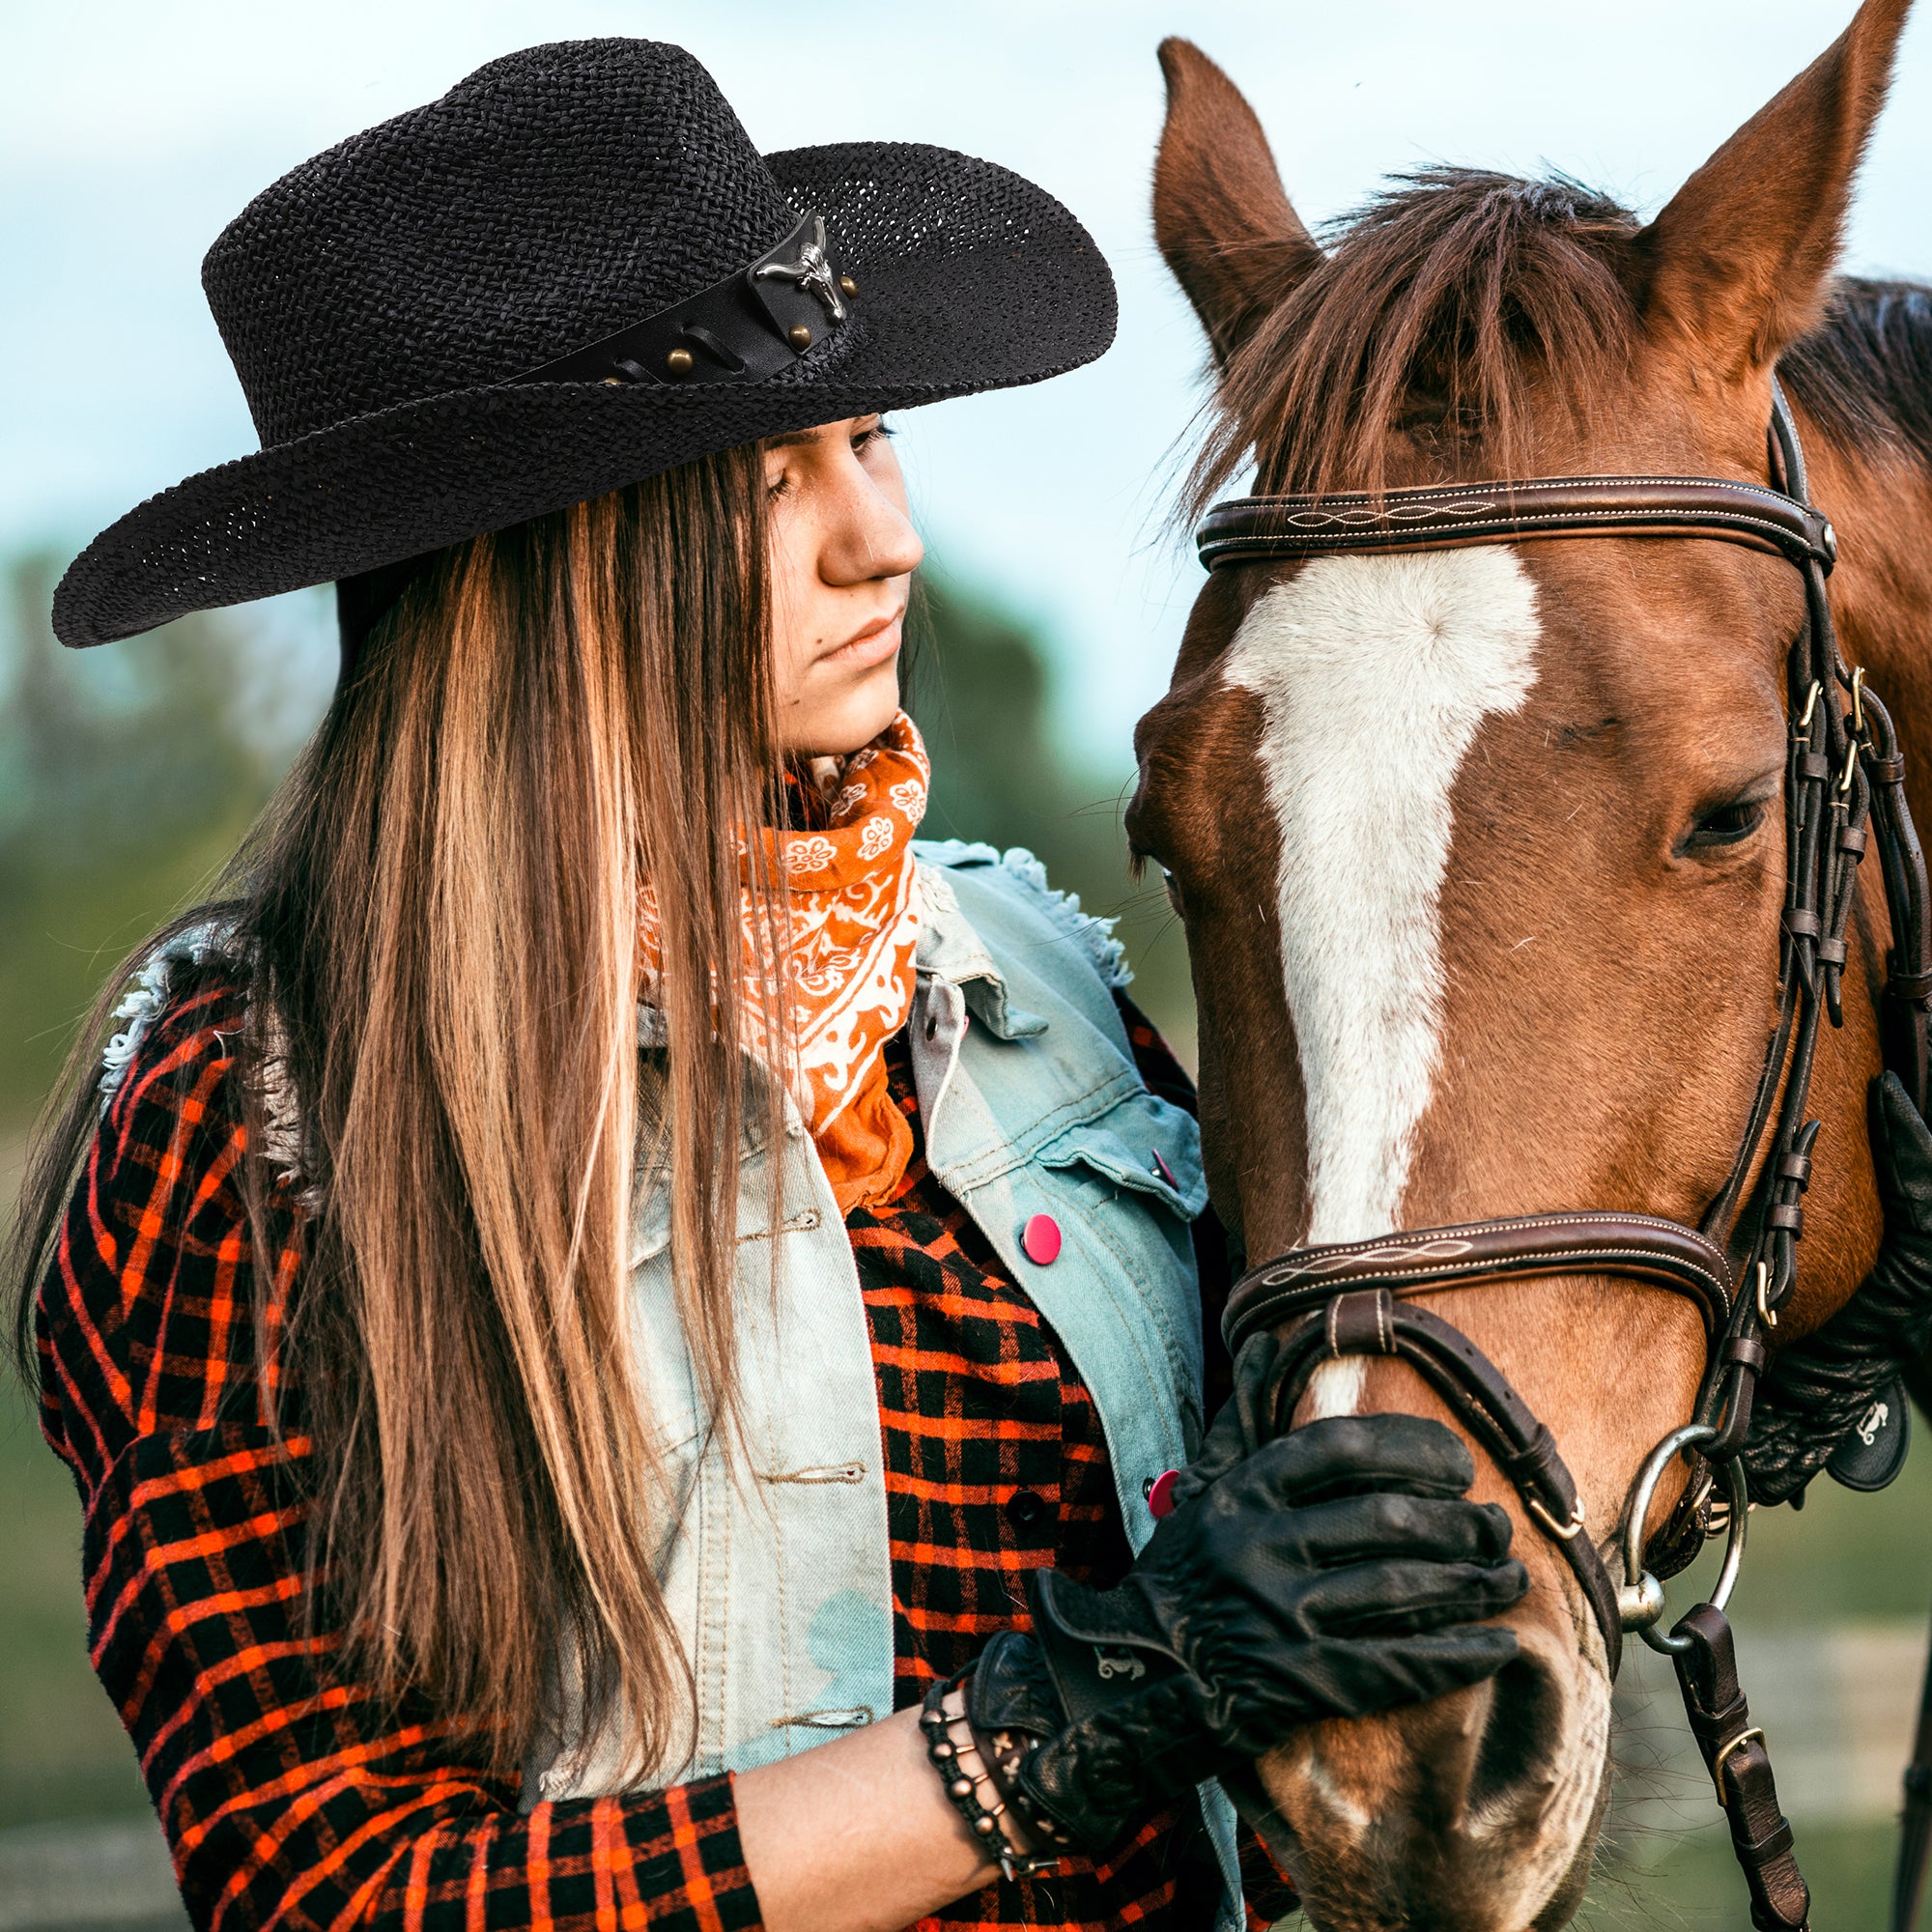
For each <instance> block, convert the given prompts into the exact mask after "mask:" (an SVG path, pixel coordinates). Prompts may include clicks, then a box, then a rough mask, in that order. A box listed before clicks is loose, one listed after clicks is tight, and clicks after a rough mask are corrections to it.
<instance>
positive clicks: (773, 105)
mask: <svg viewBox="0 0 1932 1932" xmlns="http://www.w3.org/2000/svg"><path fill="white" fill-rule="evenodd" d="M1851 13H1852V6H1851V4H1850V0H1619V4H1618V5H1617V6H1615V7H1614V8H1610V7H1604V6H1593V7H1588V8H1585V7H1580V6H1576V5H1568V4H1551V0H1541V3H1540V4H1526V0H1464V4H1463V5H1462V6H1460V7H1457V8H1455V9H1453V10H1444V9H1442V8H1440V7H1439V6H1434V5H1423V4H1420V0H1360V4H1357V5H1354V6H1336V5H1315V4H1308V0H1265V3H1264V0H1212V4H1204V0H1158V4H1156V0H1104V4H1103V3H1102V0H986V4H973V0H960V4H953V5H949V6H946V7H935V6H916V5H907V4H904V0H900V4H896V5H884V4H875V0H810V4H805V0H798V4H792V5H786V6H779V5H776V4H769V0H704V4H695V0H682V4H678V5H670V4H665V0H327V3H326V4H324V5H313V4H304V5H301V6H294V5H288V4H284V0H245V4H237V0H165V4H162V5H156V4H155V0H138V4H137V0H64V4H62V5H60V6H34V7H28V6H26V5H24V4H12V5H8V6H6V7H5V8H4V9H0V259H4V261H5V263H6V266H7V274H6V283H5V286H6V290H7V298H6V299H5V300H4V301H0V548H12V547H14V545H17V544H19V543H22V542H26V541H47V542H50V543H54V544H57V545H64V546H66V547H67V548H68V549H69V550H72V549H76V548H78V546H79V545H80V544H81V543H82V542H84V541H85V540H86V538H87V537H89V536H90V535H91V534H92V533H93V531H94V530H95V529H96V528H97V527H98V526H99V525H101V524H103V523H105V522H107V521H109V520H110V519H111V518H113V517H114V516H116V515H117V514H119V513H120V512H121V511H122V510H124V509H126V508H127V507H128V506H129V505H130V504H132V503H133V502H135V501H136V500H138V499H139V498H141V497H144V496H146V495H148V494H150V493H151V492H153V491H155V490H157V489H161V488H164V487H166V486H167V485H168V484H170V483H173V482H175V481H176V480H177V479H178V478H180V477H181V476H182V475H184V474H185V473H187V472H189V471H191V470H194V469H201V468H203V467H205V466H207V465H209V464H213V463H216V462H220V461H222V460H223V459H225V458H227V457H229V456H233V455H238V454H241V452H243V451H245V450H248V449H251V448H253V447H254V437H253V434H252V431H251V429H250V427H249V423H248V417H247V412H246V411H245V409H244V408H243V406H242V402H241V392H240V389H239V387H238V386H237V384H236V383H235V380H234V377H233V374H232V372H231V371H230V369H229V367H228V363H227V360H226V357H225V356H224V355H223V353H222V350H221V345H220V342H219V339H218V337H217V336H216V334H215V331H214V327H213V324H212V323H211V322H210V320H209V318H208V314H207V310H206V308H205V307H204V305H203V302H202V298H201V291H200V284H199V280H198V269H199V263H200V258H201V254H202V251H203V250H204V249H205V248H206V246H207V244H208V243H209V241H212V240H213V237H214V235H215V234H216V232H217V231H218V230H219V229H220V228H221V226H222V225H223V223H224V222H225V221H226V220H227V219H228V218H229V217H230V216H231V215H232V214H234V213H236V212H237V211H238V210H239V209H240V208H241V205H242V203H243V202H245V201H246V200H247V199H248V197H249V196H250V195H251V194H253V193H254V192H255V191H256V190H257V189H259V188H260V187H262V186H264V185H266V184H267V183H268V182H270V180H271V179H273V177H274V176H276V175H277V174H279V173H281V172H282V171H283V170H284V169H286V168H288V167H289V166H291V165H293V164H294V163H295V162H297V161H298V160H300V159H301V158H302V157H303V156H307V155H309V154H311V153H313V152H315V151H316V150H317V149H319V148H322V147H324V146H327V144H328V143H330V142H332V141H335V140H338V139H340V138H341V137H342V136H344V135H346V134H349V133H352V132H354V131H355V130H356V129H357V128H363V127H366V126H368V125H369V124H370V123H372V122H374V121H378V120H381V119H382V118H384V116H386V115H389V114H392V113H395V112H398V111H399V110H401V109H403V108H406V107H410V106H412V105H415V104H416V103H418V102H420V101H423V100H426V99H431V98H433V97H434V96H436V95H437V94H439V93H440V92H441V91H442V90H443V89H444V88H445V87H447V86H448V85H449V84H450V83H451V82H453V81H455V80H456V79H458V78H459V77H460V76H461V75H463V74H464V73H466V72H468V71H469V70H470V69H471V68H473V67H475V66H477V65H478V64H480V63H481V62H483V61H484V60H487V59H489V58H491V57H493V56H494V55H497V54H499V53H502V52H505V51H506V50H508V49H510V48H512V47H516V46H521V45H526V44H527V43H531V42H534V41H541V40H555V39H564V38H570V37H576V36H581V35H591V34H611V33H623V34H643V35H651V36H656V37H659V38H663V39H668V40H676V41H679V42H682V43H684V44H685V45H686V46H688V47H690V48H691V49H692V50H693V51H694V52H695V53H696V54H697V55H698V56H699V58H701V59H702V60H703V61H704V62H705V63H706V64H707V65H708V66H709V67H710V68H711V70H712V71H713V72H714V73H715V74H716V75H717V76H718V79H719V80H720V82H721V83H722V85H723V87H724V89H725V93H726V94H727V95H728V96H729V97H730V99H731V100H732V102H733V104H734V105H735V106H736V107H737V108H738V111H739V113H740V114H741V116H742V117H743V119H744V121H745V123H746V125H747V127H748V128H750V129H751V131H752V135H753V139H754V140H756V141H757V142H758V143H759V145H760V146H762V147H766V148H783V147H790V146H794V145H797V144H800V143H805V142H810V141H819V140H828V139H843V138H853V137H879V138H887V139H917V140H927V141H937V142H942V143H945V144H947V145H949V146H952V147H957V148H961V149H964V150H966V151H968V152H969V153H974V154H979V155H984V156H989V157H991V158H993V159H996V160H999V161H1002V162H1004V163H1006V164H1007V165H1009V166H1011V167H1014V168H1017V169H1019V170H1020V171H1021V172H1023V173H1025V174H1027V175H1030V176H1032V177H1033V178H1034V179H1035V180H1037V181H1038V182H1040V183H1041V184H1043V185H1045V186H1047V187H1049V188H1050V189H1052V190H1053V192H1055V193H1056V194H1058V195H1059V196H1061V197H1062V198H1063V199H1064V200H1065V202H1067V204H1068V205H1069V206H1070V207H1072V208H1073V209H1074V211H1075V212H1076V213H1078V214H1079V215H1080V216H1081V217H1082V218H1083V219H1084V220H1085V221H1086V222H1087V223H1088V225H1089V226H1090V227H1091V228H1092V229H1093V231H1094V234H1095V236H1096V237H1097V238H1098V240H1099V241H1100V244H1101V246H1102V247H1103V248H1104V250H1105V251H1106V253H1107V255H1108V257H1109V259H1110V260H1111V261H1112V262H1113V264H1114V268H1115V272H1116V274H1117V275H1118V277H1119V280H1120V284H1121V297H1122V327H1121V336H1120V340H1119V342H1118V343H1117V345H1116V346H1115V348H1114V349H1113V351H1112V352H1111V353H1110V354H1109V355H1107V356H1105V357H1104V358H1103V359H1102V360H1101V361H1100V362H1099V363H1097V364H1095V365H1094V367H1092V368H1090V369H1087V370H1083V371H1080V372H1078V373H1076V374H1074V375H1072V376H1068V377H1064V378H1062V379H1061V380H1059V381H1058V382H1055V383H1051V384H1046V385H1044V386H1043V387H1040V388H1037V389H1027V390H1017V391H1011V392H1009V393H1007V394H1005V395H1000V396H990V397H983V398H978V399H973V400H969V401H963V402H954V403H948V404H944V405H941V406H939V407H938V408H936V409H931V410H925V411H917V412H912V413H911V414H909V415H907V416H906V417H904V418H903V419H902V422H901V427H902V429H903V431H904V440H903V442H902V444H901V447H902V449H903V451H904V453H905V455H906V458H907V461H908V465H909V468H910V469H911V471H912V474H913V480H914V488H915V494H916V499H917V507H918V509H919V511H920V513H921V515H922V518H923V522H924V524H925V526H926V529H927V533H928V536H929V538H930V540H931V541H932V543H933V546H934V549H935V551H936V553H937V554H940V555H942V556H943V557H945V558H946V559H948V560H950V561H951V562H952V564H954V565H955V566H956V567H957V568H959V569H960V570H962V571H965V572H970V573H972V574H973V575H974V576H976V577H978V578H980V579H983V580H985V581H987V582H990V583H991V584H992V585H993V586H994V587H995V588H997V589H998V590H1000V591H1001V592H1002V593H1004V594H1005V595H1006V596H1007V597H1008V598H1009V600H1010V601H1011V602H1012V603H1013V604H1015V605H1016V606H1018V607H1019V608H1021V609H1022V610H1025V611H1031V612H1033V613H1035V614H1037V616H1039V617H1041V618H1043V619H1044V620H1046V621H1047V622H1048V624H1049V625H1050V626H1051V628H1052V630H1053V632H1054V634H1055V636H1056V637H1057V639H1059V640H1060V643H1061V647H1062V698H1063V705H1064V708H1065V717H1066V722H1067V724H1068V726H1069V728H1071V729H1072V730H1073V731H1075V732H1076V733H1078V735H1079V736H1080V737H1081V738H1082V740H1083V741H1084V742H1085V743H1086V744H1088V745H1089V746H1091V747H1092V748H1094V750H1096V751H1098V752H1101V753H1105V754H1107V755H1108V758H1109V762H1118V761H1119V760H1120V759H1122V757H1123V756H1124V746H1125V739H1126V734H1127V732H1128V730H1129V729H1130V727H1131V725H1132V721H1133V719H1134V717H1135V716H1136V715H1137V714H1138V712H1139V711H1140V710H1141V709H1142V708H1143V707H1144V705H1145V704H1146V703H1147V702H1149V701H1150V700H1151V697H1152V696H1155V695H1156V694H1157V693H1158V691H1159V690H1160V689H1161V687H1162V686H1163V685H1164V683H1165V681H1166V674H1167V668H1168V666H1169V663H1170V662H1171V659H1172V655H1173V649H1174V644H1175V640H1176V639H1177V638H1178V635H1179V625H1180V622H1181V619H1182V618H1183V616H1184V614H1185V611H1186V608H1187V605H1188V603H1189V601H1190V600H1191V597H1192V594H1193V590H1194V587H1195V582H1196V576H1195V570H1194V566H1193V564H1192V562H1191V560H1190V559H1189V558H1188V557H1187V555H1186V554H1184V553H1183V552H1182V551H1181V550H1180V549H1179V548H1178V547H1177V546H1176V545H1175V544H1174V543H1173V542H1172V541H1170V540H1169V539H1168V537H1167V536H1166V534H1165V531H1164V529H1163V526H1162V522H1161V519H1162V513H1163V511H1164V509H1165V505H1166V501H1167V492H1166V485H1167V483H1168V482H1169V481H1171V478H1172V475H1173V472H1174V450H1175V446H1176V442H1177V439H1179V438H1181V437H1182V436H1183V434H1184V432H1185V430H1186V426H1187V423H1188V420H1189V416H1190V412H1191V411H1192V410H1193V408H1194V406H1195V404H1196V402H1197V401H1198V398H1199V393H1200V391H1199V387H1198V379H1199V371H1200V362H1201V352H1200V344H1199V340H1198V337H1197V334H1196V332H1195V329H1194V326H1193V323H1192V321H1191V318H1190V317H1189V316H1188V314H1187V312H1186V310H1185V309H1184V307H1183V306H1182V304H1181V303H1180V301H1179V298H1178V297H1177V296H1176V295H1175V293H1174V292H1173V290H1172V287H1171V285H1170V284H1169V282H1168V280H1167V277H1166V274H1165V271H1164V270H1163V269H1162V268H1161V266H1160V263H1159V260H1158V257H1157V256H1156V255H1155V253H1154V250H1153V246H1152V241H1151V235H1150V230H1149V218H1148V211H1147V199H1148V176H1149V168H1150V164H1151V156H1152V151H1153V143H1154V139H1155V136H1156V134H1157V131H1158V128H1159V123H1160V111H1161V90H1160V81H1159V72H1158V70H1157V68H1156V66H1155V63H1154V57H1153V49H1154V46H1155V44H1156V43H1157V42H1158V41H1159V39H1160V38H1161V36H1162V35H1163V34H1167V33H1182V34H1186V35H1189V36H1190V37H1191V38H1193V39H1195V40H1196V41H1198V42H1199V43H1201V44H1202V45H1203V46H1204V47H1205V48H1206V49H1207V50H1208V52H1209V53H1211V54H1212V55H1213V56H1214V57H1215V58H1216V59H1217V60H1219V61H1220V62H1221V63H1222V64H1223V65H1224V66H1225V67H1226V68H1227V69H1228V70H1229V71H1230V72H1231V73H1232V74H1233V75H1234V76H1235V78H1236V81H1237V82H1238V83H1239V84H1240V85H1241V87H1242V88H1243V89H1244V90H1246V92H1247V93H1248V95H1249V98H1250V99H1253V100H1254V102H1255V104H1256V106H1257V107H1258V109H1259V110H1260V112H1261V115H1262V118H1263V121H1264V124H1265V125H1266V127H1267V129H1268V132H1269V135H1270V137H1271V139H1272V141H1273V144H1274V149H1275V154H1276V157H1277V159H1278V160H1279V161H1280V163H1281V166H1282V170H1283V173H1284V176H1285V178H1286V180H1287V183H1288V186H1289V191H1290V193H1291V195H1292V196H1293V199H1294V201H1295V203H1296V205H1297V206H1298V207H1299V209H1300V210H1301V212H1302V213H1303V214H1304V215H1305V216H1306V217H1307V218H1308V219H1309V220H1311V221H1318V220H1320V219H1321V218H1323V217H1326V216H1329V215H1332V214H1335V213H1339V212H1341V211H1342V210H1344V209H1346V208H1347V207H1349V206H1350V204H1352V203H1353V202H1355V201H1356V200H1357V199H1359V198H1360V197H1361V196H1362V195H1363V194H1364V193H1365V192H1366V191H1367V190H1368V189H1369V188H1371V187H1372V186H1373V185H1374V184H1375V182H1376V181H1377V180H1378V177H1380V176H1381V175H1383V174H1385V173H1388V172H1390V171H1393V170H1397V169H1401V168H1404V167H1408V166H1414V165H1416V164H1418V163H1421V162H1425V161H1429V160H1433V159H1446V160H1454V161H1465V162H1478V163H1482V164H1486V165H1492V166H1499V167H1504V168H1508V169H1512V170H1516V171H1520V172H1529V171H1535V170H1538V169H1541V168H1543V167H1545V166H1554V167H1559V168H1562V169H1564V170H1566V171H1568V172H1570V173H1573V174H1576V175H1578V176H1580V177H1581V178H1583V179H1584V180H1586V181H1589V182H1591V183H1593V184H1595V185H1601V186H1604V187H1606V188H1608V189H1610V190H1611V191H1613V192H1615V193H1618V194H1621V195H1623V196H1624V197H1626V198H1627V199H1631V200H1633V201H1634V202H1635V203H1636V204H1638V205H1639V206H1640V207H1643V208H1645V209H1651V208H1654V207H1656V206H1657V205H1659V204H1660V203H1661V202H1662V200H1663V199H1664V198H1665V197H1666V196H1667V195H1668V193H1669V192H1670V190H1671V189H1672V188H1674V187H1675V186H1676V185H1677V184H1678V182H1679V181H1680V180H1681V179H1682V178H1683V176H1684V175H1685V174H1686V173H1687V172H1688V171H1689V170H1690V168H1692V167H1693V166H1695V165H1696V163H1697V162H1698V161H1699V160H1701V159H1702V158H1703V157H1704V156H1705V155H1706V154H1708V153H1709V152H1710V150H1711V149H1712V148H1713V147H1715V146H1716V145H1717V144H1718V143H1719V141H1721V140H1722V139H1723V138H1724V136H1725V135H1726V134H1728V133H1729V132H1730V131H1731V129H1732V128H1734V127H1735V126H1736V125H1737V124H1738V123H1739V122H1740V121H1742V120H1743V119H1745V118H1746V117H1747V115H1748V114H1750V113H1751V112H1752V111H1753V110H1754V109H1755V108H1756V107H1757V106H1759V105H1760V104H1761V103H1762V102H1763V101H1764V100H1765V99H1768V98H1769V97H1770V96H1771V95H1772V94H1773V93H1775V92H1776V90H1777V88H1778V87H1780V86H1781V85H1782V84H1783V83H1784V82H1785V81H1786V80H1787V79H1789V78H1790V76H1791V75H1792V74H1793V73H1795V72H1796V71H1798V70H1799V69H1800V68H1801V67H1803V66H1804V64H1805V63H1806V62H1808V61H1809V60H1810V59H1811V58H1812V57H1813V56H1814V55H1815V54H1816V53H1817V52H1818V51H1819V50H1820V49H1821V48H1823V47H1824V46H1825V45H1826V44H1827V43H1828V42H1829V41H1830V40H1831V39H1832V38H1833V35H1835V34H1836V33H1837V32H1838V31H1839V30H1840V28H1841V27H1842V26H1843V24H1844V23H1845V21H1846V20H1847V19H1848V18H1849V17H1850V15H1851ZM1864 180H1865V186H1864V192H1863V195H1862V198H1861V202H1860V205H1859V208H1858V212H1857V215H1856V217H1855V220H1854V223H1853V228H1852V234H1851V244H1850V251H1849V257H1848V259H1849V262H1850V263H1851V265H1852V266H1854V267H1858V268H1864V269H1885V270H1898V271H1905V272H1918V273H1926V274H1932V229H1928V222H1927V218H1926V213H1927V204H1928V191H1932V23H1928V22H1927V21H1925V20H1924V19H1920V20H1919V21H1918V23H1917V24H1916V25H1915V26H1914V28H1913V29H1912V30H1911V31H1910V32H1909V34H1908V38H1907V43H1906V47H1905V53H1904V59H1903V65H1902V69H1901V71H1900V75H1899V81H1898V85H1897V88H1896V91H1895V93H1894V96H1893V99H1892V104H1891V106H1890V109H1889V113H1888V116H1887V119H1886V121H1885V124H1884V126H1883V127H1882V128H1881V130H1880V133H1879V137H1878V141H1877V144H1876V146H1875V148H1874V151H1873V154H1872V156H1871V159H1870V162H1869V163H1868V165H1867V168H1866V171H1865V177H1864ZM319 608H320V605H319V600H311V601H310V603H309V604H308V605H300V604H298V605H297V606H296V607H295V608H294V609H293V610H292V611H288V612H284V613H278V614H279V615H281V616H282V619H283V621H284V622H285V623H286V624H288V625H289V626H290V627H292V629H293V631H294V632H295V633H296V634H298V635H299V634H302V633H304V632H306V633H316V632H317V631H318V630H319V626H318V625H317V622H316V618H315V615H314V612H315V611H318V610H319Z"/></svg>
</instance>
